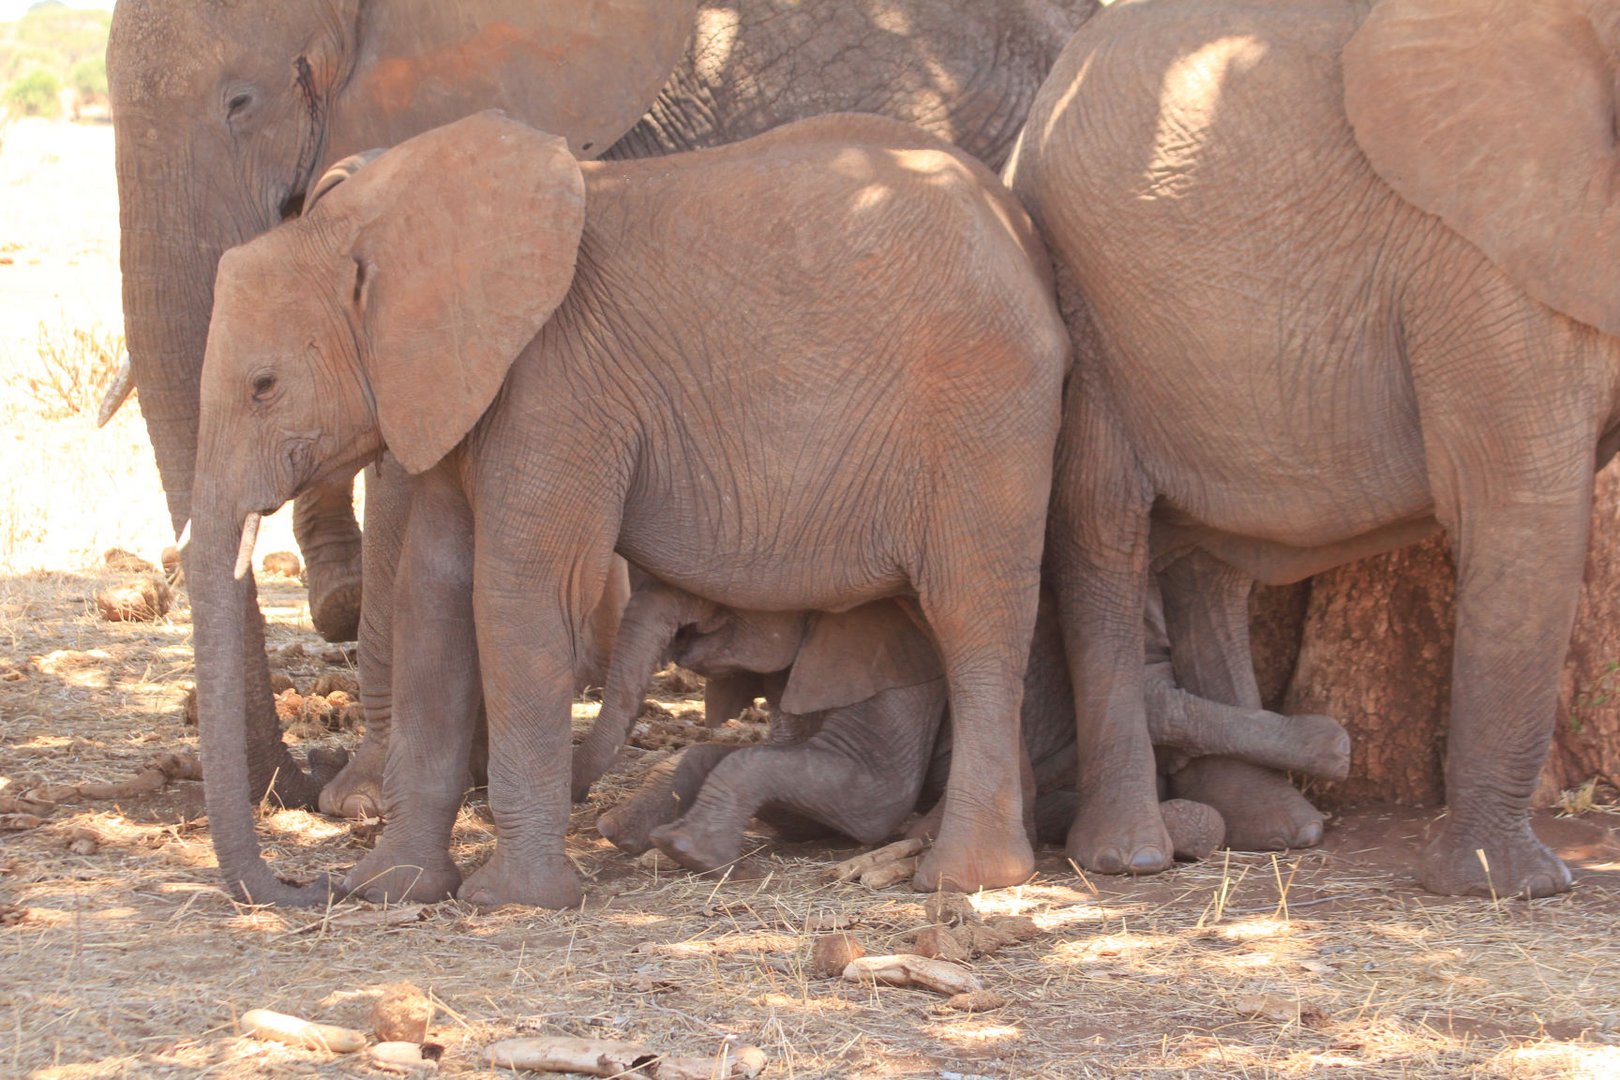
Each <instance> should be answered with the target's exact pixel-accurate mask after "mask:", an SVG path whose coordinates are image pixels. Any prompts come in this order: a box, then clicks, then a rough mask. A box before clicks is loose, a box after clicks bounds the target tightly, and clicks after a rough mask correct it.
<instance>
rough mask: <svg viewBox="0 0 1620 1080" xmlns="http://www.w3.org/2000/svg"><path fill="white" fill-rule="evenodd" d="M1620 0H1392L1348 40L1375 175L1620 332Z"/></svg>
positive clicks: (1356, 109)
mask: <svg viewBox="0 0 1620 1080" xmlns="http://www.w3.org/2000/svg"><path fill="white" fill-rule="evenodd" d="M1617 47H1620V8H1617V7H1616V6H1615V5H1613V4H1612V3H1607V2H1605V0H1535V2H1534V3H1526V2H1524V0H1384V2H1383V3H1380V4H1379V5H1378V6H1377V7H1376V8H1374V9H1373V11H1372V14H1371V15H1369V16H1368V18H1367V20H1366V22H1364V23H1363V24H1362V26H1361V28H1360V29H1359V30H1358V31H1357V32H1356V34H1355V36H1354V37H1352V38H1351V39H1350V42H1349V44H1348V45H1346V47H1345V50H1344V100H1345V111H1346V113H1347V114H1348V116H1349V118H1350V123H1351V126H1352V127H1353V128H1354V129H1355V137H1356V141H1357V142H1358V143H1359V144H1360V146H1361V149H1362V152H1363V153H1365V154H1366V156H1367V159H1368V160H1369V161H1370V162H1371V163H1372V166H1373V168H1374V169H1375V170H1377V172H1378V174H1379V175H1380V176H1381V177H1383V179H1384V180H1385V181H1386V182H1387V183H1388V184H1389V185H1390V186H1391V187H1392V188H1394V189H1395V191H1396V192H1397V193H1399V194H1400V195H1401V197H1402V198H1404V199H1406V200H1407V201H1408V202H1410V203H1412V204H1413V205H1415V206H1417V207H1419V208H1420V209H1422V210H1426V211H1428V212H1429V213H1431V214H1434V215H1436V216H1438V217H1439V218H1440V219H1441V220H1443V221H1444V222H1445V223H1446V224H1447V225H1449V226H1450V227H1451V228H1452V229H1454V230H1456V231H1457V232H1458V233H1459V234H1461V235H1462V236H1463V237H1464V238H1466V239H1467V240H1469V241H1470V242H1472V243H1473V244H1474V245H1475V246H1476V247H1478V248H1479V249H1480V250H1481V251H1482V252H1484V253H1485V255H1486V256H1487V257H1488V258H1489V259H1490V260H1491V261H1492V262H1494V263H1495V264H1496V265H1497V266H1498V267H1500V268H1501V269H1502V271H1503V272H1504V273H1505V274H1506V275H1507V276H1508V277H1509V278H1511V279H1512V280H1513V281H1515V282H1516V283H1518V285H1519V286H1521V287H1522V288H1523V289H1525V291H1527V292H1528V293H1529V294H1530V295H1531V296H1533V297H1535V298H1536V299H1537V300H1540V301H1541V302H1542V303H1544V304H1546V305H1548V306H1549V307H1552V308H1555V309H1557V310H1558V311H1561V312H1563V313H1564V314H1566V315H1568V316H1570V317H1572V318H1575V319H1578V320H1580V321H1581V322H1584V323H1586V324H1588V325H1590V326H1595V327H1597V328H1598V329H1600V330H1603V331H1605V332H1607V333H1610V334H1615V333H1620V157H1617V156H1616V152H1615V119H1614V117H1615V89H1616V87H1615V61H1616V50H1617Z"/></svg>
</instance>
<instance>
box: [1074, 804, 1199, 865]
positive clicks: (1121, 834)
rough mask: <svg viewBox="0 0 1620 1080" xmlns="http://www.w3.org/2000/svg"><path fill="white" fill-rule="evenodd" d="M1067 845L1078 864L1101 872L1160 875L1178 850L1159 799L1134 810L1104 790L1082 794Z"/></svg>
mask: <svg viewBox="0 0 1620 1080" xmlns="http://www.w3.org/2000/svg"><path fill="white" fill-rule="evenodd" d="M1064 846H1065V847H1066V848H1067V850H1068V854H1069V858H1071V859H1073V860H1074V862H1075V864H1076V865H1077V866H1079V867H1080V868H1081V869H1082V870H1090V871H1092V872H1093V873H1098V874H1157V873H1158V872H1159V871H1161V870H1166V869H1168V868H1169V867H1170V865H1171V862H1172V859H1173V852H1174V850H1175V849H1174V847H1173V846H1172V844H1171V840H1170V833H1169V832H1168V831H1167V830H1166V829H1165V827H1164V818H1163V816H1162V815H1161V814H1160V813H1159V803H1158V801H1157V799H1154V800H1153V801H1150V802H1148V803H1147V804H1146V806H1144V807H1140V808H1138V809H1134V810H1133V809H1131V808H1129V807H1128V806H1127V805H1126V804H1125V802H1124V801H1123V800H1120V799H1117V798H1114V799H1110V798H1108V797H1107V796H1106V795H1104V794H1102V793H1096V794H1094V795H1093V796H1092V797H1091V798H1089V799H1088V798H1086V797H1084V796H1082V797H1081V799H1080V802H1079V810H1078V812H1077V813H1076V814H1075V816H1074V823H1073V824H1072V825H1070V826H1069V835H1068V840H1067V843H1066V844H1065V845H1064Z"/></svg>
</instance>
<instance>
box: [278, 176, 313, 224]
mask: <svg viewBox="0 0 1620 1080" xmlns="http://www.w3.org/2000/svg"><path fill="white" fill-rule="evenodd" d="M307 187H308V185H307V184H305V183H299V184H296V185H294V186H292V187H289V188H288V189H287V192H286V194H285V195H283V196H282V197H281V207H280V209H279V211H278V212H279V213H280V214H281V220H282V221H283V222H286V221H290V220H292V219H293V218H295V217H297V216H298V215H300V214H302V213H303V212H304V195H305V194H306V189H307Z"/></svg>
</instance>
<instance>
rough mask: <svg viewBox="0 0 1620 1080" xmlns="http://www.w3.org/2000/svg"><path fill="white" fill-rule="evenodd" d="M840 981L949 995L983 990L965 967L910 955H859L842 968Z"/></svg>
mask: <svg viewBox="0 0 1620 1080" xmlns="http://www.w3.org/2000/svg"><path fill="white" fill-rule="evenodd" d="M844 980H845V981H846V982H852V983H866V984H868V985H870V984H872V983H882V984H884V985H885V986H920V987H922V988H923V989H925V990H932V991H934V993H936V994H949V995H952V996H954V995H956V994H966V993H969V992H971V991H974V990H982V989H984V984H983V983H981V982H980V981H979V978H978V976H976V975H974V974H973V973H972V972H971V971H969V970H967V969H966V968H964V967H960V966H958V965H956V964H952V963H949V962H947V961H945V960H934V959H930V958H929V957H926V956H917V955H915V954H913V953H896V954H894V955H891V956H863V957H860V958H859V959H856V960H851V961H850V962H849V966H848V967H846V968H845V969H844Z"/></svg>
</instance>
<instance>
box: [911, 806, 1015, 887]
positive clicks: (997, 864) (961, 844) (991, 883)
mask: <svg viewBox="0 0 1620 1080" xmlns="http://www.w3.org/2000/svg"><path fill="white" fill-rule="evenodd" d="M947 797H948V796H947ZM950 826H951V820H950V817H949V815H947V816H946V818H945V819H944V824H943V825H942V827H941V829H940V837H939V839H938V840H936V841H934V846H933V847H931V848H929V849H928V851H927V853H926V854H924V855H923V857H922V859H921V860H920V861H919V862H918V863H917V873H916V874H915V875H913V877H912V879H911V885H912V888H914V889H917V890H918V891H919V892H934V891H936V890H937V891H939V892H968V893H970V892H976V891H978V890H979V889H1005V888H1009V887H1011V886H1013V885H1022V884H1023V883H1024V882H1026V881H1028V880H1029V875H1030V874H1032V873H1034V871H1035V852H1034V849H1032V848H1031V847H1030V846H1029V836H1028V834H1027V833H1025V832H1024V823H1023V821H1022V819H1021V818H1020V819H1017V820H1013V821H1009V822H1007V823H1005V825H1003V824H1002V823H1000V822H996V823H994V825H990V826H981V827H979V828H976V829H973V830H972V831H971V832H966V833H965V834H964V830H962V829H961V828H960V827H958V828H957V829H954V830H953V829H952V828H951V827H950Z"/></svg>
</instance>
